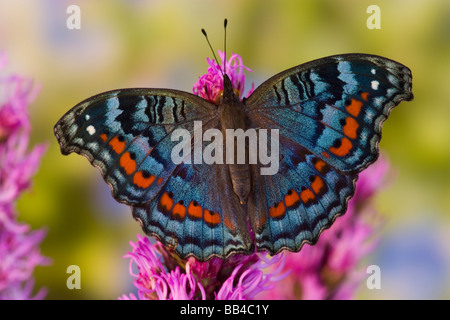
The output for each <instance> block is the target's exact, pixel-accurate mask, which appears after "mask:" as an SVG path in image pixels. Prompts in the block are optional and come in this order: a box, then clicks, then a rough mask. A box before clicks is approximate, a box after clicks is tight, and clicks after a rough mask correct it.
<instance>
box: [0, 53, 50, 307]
mask: <svg viewBox="0 0 450 320" xmlns="http://www.w3.org/2000/svg"><path fill="white" fill-rule="evenodd" d="M6 62H7V61H6V55H5V54H4V53H3V54H2V53H0V71H2V69H3V68H4V67H5V65H6ZM36 93H37V91H36V89H35V87H33V86H32V83H31V81H30V80H27V79H24V78H22V77H20V76H17V75H10V76H3V75H1V74H0V299H32V298H33V299H42V298H43V297H44V296H45V294H46V292H45V290H40V291H39V292H38V293H37V294H36V295H34V296H33V292H32V291H33V286H34V280H33V278H32V274H33V271H34V268H35V267H36V266H38V265H46V264H48V263H49V259H47V258H45V257H43V256H42V255H41V253H40V250H39V245H40V243H41V242H42V240H43V238H44V237H45V231H43V230H37V231H30V227H29V226H28V225H26V224H23V223H19V222H18V221H17V216H18V213H17V212H16V210H15V202H16V200H17V199H18V198H19V196H20V195H21V193H22V192H23V191H24V190H26V189H27V188H29V187H30V184H31V179H32V177H33V175H34V174H35V172H36V171H37V169H38V167H39V162H40V159H41V157H42V155H43V154H44V152H45V149H46V147H45V146H44V145H39V146H36V147H34V148H33V150H32V151H30V152H29V151H28V150H27V149H28V143H29V137H30V133H31V125H30V120H29V115H28V105H29V104H30V103H31V101H32V100H33V99H34V97H35V95H36Z"/></svg>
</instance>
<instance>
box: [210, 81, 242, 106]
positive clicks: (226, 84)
mask: <svg viewBox="0 0 450 320" xmlns="http://www.w3.org/2000/svg"><path fill="white" fill-rule="evenodd" d="M239 96H240V94H239V90H238V89H236V88H234V87H233V84H232V83H231V80H230V78H229V77H228V75H227V74H226V73H225V74H224V75H223V90H221V91H220V92H219V93H218V94H217V96H216V99H215V104H216V105H220V104H224V103H235V102H239V101H240V99H239Z"/></svg>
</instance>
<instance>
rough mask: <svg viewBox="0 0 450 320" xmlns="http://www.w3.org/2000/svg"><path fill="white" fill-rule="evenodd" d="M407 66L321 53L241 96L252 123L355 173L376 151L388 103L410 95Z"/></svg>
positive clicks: (371, 57)
mask: <svg viewBox="0 0 450 320" xmlns="http://www.w3.org/2000/svg"><path fill="white" fill-rule="evenodd" d="M411 83H412V77H411V71H410V70H409V69H408V68H407V67H405V66H403V65H401V64H400V63H398V62H395V61H392V60H389V59H386V58H382V57H379V56H374V55H364V54H347V55H338V56H331V57H327V58H322V59H319V60H315V61H312V62H308V63H306V64H303V65H300V66H297V67H295V68H292V69H289V70H286V71H284V72H282V73H280V74H278V75H276V76H274V77H272V78H271V79H269V80H267V81H266V82H265V83H263V84H262V85H261V86H260V87H258V88H257V89H256V90H255V92H254V93H253V94H252V95H251V96H250V97H249V98H248V100H247V101H246V105H247V114H248V115H249V117H250V118H252V119H253V120H255V121H254V125H255V126H260V127H262V128H267V129H269V128H277V127H278V126H280V127H281V131H280V135H283V136H284V137H286V138H288V139H290V140H292V141H295V142H297V143H299V144H300V145H302V146H304V147H306V148H307V149H308V150H310V151H311V152H312V153H314V154H316V155H317V156H318V157H319V158H321V159H322V160H324V161H326V162H327V163H329V164H330V165H331V166H333V167H334V168H336V169H337V170H338V171H340V172H345V173H357V172H360V171H361V170H363V169H364V168H366V167H367V166H368V165H370V164H371V163H373V162H374V161H375V160H376V159H377V156H378V144H379V142H380V139H381V129H382V125H383V123H384V121H385V120H386V119H387V117H388V116H389V114H390V112H391V110H392V108H394V107H395V106H396V105H397V104H399V103H400V102H401V101H402V100H411V99H412V98H413V94H412V85H411Z"/></svg>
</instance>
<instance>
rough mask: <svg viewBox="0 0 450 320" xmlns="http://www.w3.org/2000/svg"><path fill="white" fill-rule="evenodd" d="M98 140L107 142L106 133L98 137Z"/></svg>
mask: <svg viewBox="0 0 450 320" xmlns="http://www.w3.org/2000/svg"><path fill="white" fill-rule="evenodd" d="M100 139H102V141H103V142H106V140H108V136H107V135H106V133H102V134H101V135H100Z"/></svg>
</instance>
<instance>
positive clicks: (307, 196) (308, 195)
mask: <svg viewBox="0 0 450 320" xmlns="http://www.w3.org/2000/svg"><path fill="white" fill-rule="evenodd" d="M315 198H316V196H315V195H314V193H313V192H312V191H311V190H309V189H305V190H303V191H302V192H300V199H302V201H303V203H307V202H308V201H310V200H314V199H315Z"/></svg>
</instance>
